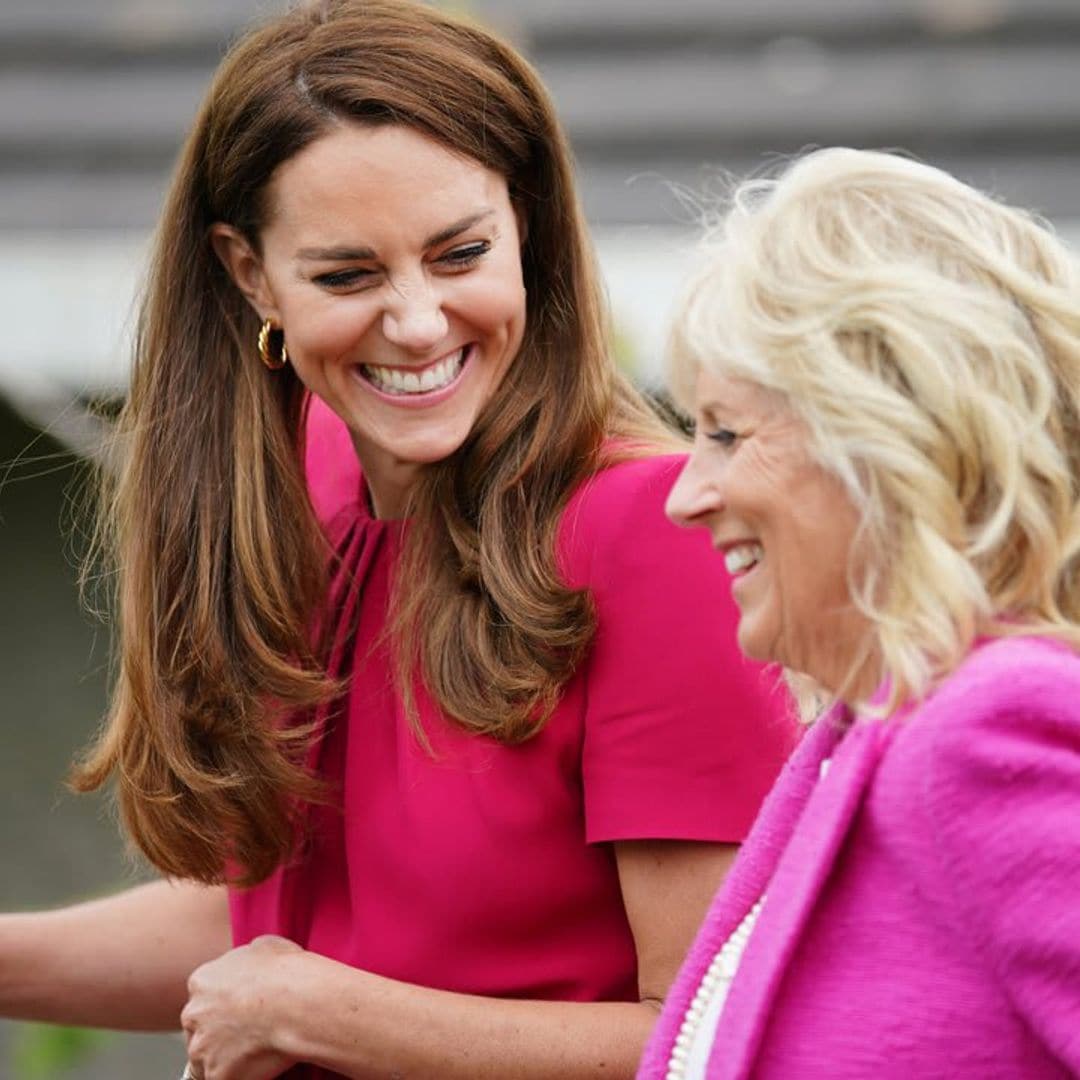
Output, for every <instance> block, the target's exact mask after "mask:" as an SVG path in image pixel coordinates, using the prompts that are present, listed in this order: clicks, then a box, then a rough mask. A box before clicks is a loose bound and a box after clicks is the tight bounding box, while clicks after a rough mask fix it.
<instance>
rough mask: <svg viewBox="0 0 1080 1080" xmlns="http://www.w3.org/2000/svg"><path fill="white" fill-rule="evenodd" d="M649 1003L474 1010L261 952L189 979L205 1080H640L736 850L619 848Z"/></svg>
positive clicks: (276, 941) (296, 951) (287, 949)
mask: <svg viewBox="0 0 1080 1080" xmlns="http://www.w3.org/2000/svg"><path fill="white" fill-rule="evenodd" d="M616 851H617V859H618V866H619V877H620V882H621V885H622V890H623V895H624V900H625V903H626V910H627V915H628V917H629V920H630V924H631V929H632V930H633V933H634V940H635V943H636V945H637V952H638V957H639V968H640V971H639V982H640V987H641V994H642V998H643V1000H642V1001H640V1002H610V1003H595V1004H594V1003H574V1002H552V1001H513V1000H504V999H498V1000H494V999H490V998H483V997H474V996H471V995H467V994H457V993H450V992H447V991H442V990H432V989H429V988H426V987H420V986H412V985H407V984H405V983H400V982H395V981H393V980H391V979H385V978H382V977H380V976H377V975H372V974H370V973H368V972H364V971H357V970H355V969H353V968H350V967H348V966H346V965H344V964H340V963H337V962H336V961H332V960H328V959H326V958H324V957H320V956H315V955H313V954H311V953H307V952H304V951H303V950H302V949H300V948H298V947H297V946H295V945H292V944H291V943H289V942H285V941H283V940H282V939H280V938H265V939H259V940H258V941H256V942H254V943H253V944H252V945H251V946H248V947H247V948H246V949H237V950H234V951H233V952H232V953H230V954H228V956H226V957H223V958H222V959H221V960H220V961H217V962H216V963H213V964H210V965H208V966H207V967H206V968H204V969H202V970H200V971H198V972H196V973H195V975H194V976H193V977H192V991H193V993H192V1000H191V1002H189V1004H188V1006H187V1008H186V1009H185V1010H184V1027H185V1029H186V1030H187V1032H188V1039H189V1053H190V1056H191V1059H192V1060H193V1061H194V1062H195V1063H196V1064H197V1065H198V1066H199V1067H200V1069H201V1071H202V1073H203V1074H204V1075H205V1076H206V1077H207V1078H208V1080H244V1078H246V1077H252V1076H260V1077H262V1076H273V1075H277V1074H278V1072H280V1071H282V1070H283V1069H285V1068H286V1067H287V1066H288V1065H290V1064H292V1063H294V1062H297V1061H308V1062H313V1063H315V1064H317V1065H321V1066H323V1067H324V1068H328V1069H332V1070H334V1071H335V1072H338V1073H341V1074H343V1075H345V1076H350V1077H356V1078H362V1080H368V1078H375V1077H398V1078H409V1077H424V1078H426V1080H434V1078H438V1080H486V1078H495V1077H498V1078H500V1080H541V1078H556V1077H557V1078H559V1080H575V1078H584V1077H607V1078H611V1077H632V1076H633V1074H634V1071H635V1069H636V1066H637V1062H638V1058H639V1057H640V1056H641V1051H642V1048H643V1046H644V1043H645V1040H646V1038H647V1037H648V1034H649V1031H650V1030H651V1028H652V1025H653V1023H654V1022H655V1019H656V1007H657V1005H658V1004H659V1002H660V1000H661V999H662V998H663V995H664V994H665V993H666V991H667V988H668V985H669V984H670V982H671V979H672V978H673V977H674V974H675V971H676V969H677V967H678V964H679V962H680V961H681V959H682V956H683V954H684V953H685V952H686V949H687V948H688V946H689V944H690V941H691V938H692V935H693V932H694V930H695V929H696V927H697V925H698V923H699V922H700V920H701V918H702V916H703V915H704V912H705V908H706V905H707V904H708V901H709V898H710V897H711V896H712V894H713V892H714V891H715V889H716V887H717V886H718V884H719V882H720V880H721V878H722V877H723V875H724V873H725V872H726V871H727V868H728V866H729V865H730V863H731V860H732V857H733V854H734V849H733V848H732V847H731V846H730V845H715V844H691V843H679V842H670V841H640V842H635V843H621V844H618V845H616Z"/></svg>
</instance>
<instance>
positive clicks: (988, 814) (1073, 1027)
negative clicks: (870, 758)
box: [926, 645, 1080, 1074]
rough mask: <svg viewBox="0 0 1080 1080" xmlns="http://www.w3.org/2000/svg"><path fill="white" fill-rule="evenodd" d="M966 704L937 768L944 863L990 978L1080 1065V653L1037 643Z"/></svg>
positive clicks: (940, 744)
mask: <svg viewBox="0 0 1080 1080" xmlns="http://www.w3.org/2000/svg"><path fill="white" fill-rule="evenodd" d="M968 702H969V705H970V706H971V707H969V708H967V709H964V710H963V712H962V715H961V717H960V719H959V722H957V723H943V724H940V725H938V729H937V731H936V735H935V746H934V753H933V756H932V759H931V761H930V764H929V766H928V776H927V779H926V794H927V807H926V808H927V810H928V811H929V813H930V816H931V819H932V820H933V821H934V823H935V824H934V829H935V842H936V847H937V850H938V854H939V856H940V860H941V864H940V865H941V871H942V873H943V874H944V876H945V879H946V882H947V883H948V885H949V886H950V888H951V895H952V897H953V898H954V902H955V905H956V908H957V911H958V915H959V919H958V924H959V925H960V926H961V927H963V928H964V930H966V932H967V933H969V934H970V935H971V937H972V939H973V941H974V945H975V948H976V950H977V952H978V953H979V954H980V955H981V956H982V958H983V960H984V962H985V964H986V965H987V967H988V968H989V969H990V971H991V973H992V977H993V978H995V979H996V980H998V982H999V984H1000V986H1001V989H1002V991H1003V992H1004V994H1005V995H1006V997H1007V998H1008V1000H1009V1001H1010V1002H1011V1004H1012V1006H1013V1007H1014V1008H1015V1010H1016V1012H1017V1013H1018V1014H1019V1015H1020V1016H1022V1017H1023V1018H1024V1020H1025V1022H1026V1023H1027V1025H1028V1026H1029V1027H1030V1029H1031V1031H1032V1032H1033V1033H1034V1035H1035V1036H1036V1038H1038V1039H1039V1040H1040V1041H1041V1042H1042V1043H1043V1045H1044V1046H1045V1047H1046V1048H1047V1049H1048V1050H1049V1052H1050V1053H1051V1054H1052V1055H1054V1056H1056V1057H1057V1058H1058V1059H1060V1061H1061V1062H1062V1064H1063V1065H1065V1066H1066V1067H1067V1068H1068V1069H1069V1071H1070V1072H1071V1073H1074V1074H1080V658H1077V657H1076V656H1075V655H1074V654H1072V653H1070V652H1068V651H1066V650H1064V649H1060V650H1054V651H1051V649H1050V648H1049V647H1047V646H1046V645H1043V647H1042V648H1041V649H1031V650H1030V651H1029V652H1028V653H1027V654H1026V656H1025V657H1024V662H1022V663H1019V664H1013V665H1010V667H1009V668H1008V669H1007V670H1004V671H998V672H995V673H993V675H992V676H991V677H988V678H987V680H985V682H984V683H983V684H982V685H974V686H972V687H970V689H969V693H968ZM972 703H973V704H972ZM950 719H952V718H950Z"/></svg>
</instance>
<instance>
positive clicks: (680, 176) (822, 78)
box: [0, 0, 1080, 229]
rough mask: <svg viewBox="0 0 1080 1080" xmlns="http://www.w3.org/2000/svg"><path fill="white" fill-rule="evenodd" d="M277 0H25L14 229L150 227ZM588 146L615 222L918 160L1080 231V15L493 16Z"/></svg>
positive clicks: (945, 1)
mask: <svg viewBox="0 0 1080 1080" xmlns="http://www.w3.org/2000/svg"><path fill="white" fill-rule="evenodd" d="M277 6H278V5H277V4H274V3H270V2H267V0H262V2H260V0H4V3H3V5H2V6H0V229H3V228H7V229H17V228H65V227H76V228H78V227H84V228H85V227H95V228H100V227H113V226H115V227H127V226H132V227H142V226H145V225H147V224H148V223H149V222H151V221H152V220H153V217H154V214H155V212H156V208H157V205H158V201H159V199H160V196H161V191H162V188H163V185H164V181H165V177H166V175H167V172H168V169H169V167H170V163H171V161H172V159H173V157H174V155H175V153H176V149H177V146H178V144H179V140H180V137H181V134H182V132H183V130H184V128H185V127H186V126H187V124H188V123H189V122H190V119H191V117H192V115H193V113H194V110H195V107H196V103H197V102H198V100H199V97H200V95H201V93H202V91H203V89H204V87H205V85H206V82H207V80H208V78H209V74H210V72H211V71H212V69H213V67H214V65H215V63H216V62H217V60H218V58H219V57H220V55H221V53H222V51H223V49H224V48H225V46H226V45H227V43H228V41H229V40H230V38H231V37H232V36H234V35H235V33H236V32H237V29H238V28H239V27H240V26H242V25H243V24H244V23H245V22H246V21H247V20H248V19H249V18H251V17H252V16H253V15H257V14H258V13H259V12H266V11H271V10H273V9H275V8H276V7H277ZM470 6H471V7H472V8H473V9H474V11H475V12H476V13H477V14H479V15H481V16H482V17H485V18H487V19H488V20H489V21H490V22H491V23H492V24H493V25H495V26H496V27H497V28H499V29H501V30H503V31H504V32H506V33H507V34H509V36H511V37H512V38H513V39H514V40H516V41H517V42H518V44H519V45H521V47H522V48H523V49H524V50H525V51H526V52H527V53H528V54H529V55H530V56H531V57H532V58H533V60H534V61H535V62H536V63H537V65H538V67H539V68H540V70H541V72H542V74H543V75H544V77H545V79H546V81H547V83H548V85H549V87H550V88H551V90H552V93H553V94H554V96H555V99H556V101H557V102H558V104H559V108H560V112H561V114H562V116H563V118H564V120H565V121H566V124H567V126H568V128H569V130H570V134H571V138H572V141H573V143H574V147H575V151H576V153H577V156H578V161H579V165H580V170H581V175H582V182H583V187H584V192H585V199H586V205H587V208H588V211H589V214H590V216H591V218H592V219H593V221H594V222H597V223H600V224H606V223H623V222H657V221H670V220H673V219H677V218H678V216H679V213H680V211H679V207H678V204H677V201H676V200H675V199H674V198H673V197H672V195H671V193H670V191H669V189H668V183H669V182H670V181H675V182H678V183H684V184H689V185H690V186H691V187H697V186H699V185H700V184H701V183H702V182H703V180H704V179H705V178H706V177H707V175H708V171H709V167H711V168H722V169H725V170H730V171H734V172H736V173H744V172H747V171H749V170H752V169H755V168H760V167H761V166H762V165H763V164H764V163H766V162H768V161H769V160H771V159H773V158H775V156H776V155H783V154H790V153H792V152H795V151H797V150H799V149H800V148H803V147H806V146H810V145H823V144H833V143H845V144H849V145H859V146H875V147H900V148H904V149H906V150H908V151H911V152H912V153H915V154H917V155H918V156H920V157H922V158H924V159H926V160H930V161H933V162H935V163H937V164H942V165H944V166H946V167H948V168H951V169H953V170H954V171H956V172H957V173H959V174H960V175H961V176H963V177H964V178H966V179H969V180H973V181H974V182H976V183H978V184H980V185H982V186H984V187H989V188H991V189H993V190H995V191H997V192H999V193H1000V194H1003V195H1005V196H1006V197H1009V198H1012V199H1014V200H1016V201H1019V202H1021V203H1024V204H1028V205H1031V206H1033V207H1034V208H1036V209H1039V210H1041V211H1043V212H1045V213H1047V214H1048V215H1049V216H1051V217H1057V218H1076V217H1080V207H1078V195H1077V193H1078V192H1080V107H1078V106H1080V0H1012V2H1009V0H951V2H950V0H662V2H657V0H587V2H586V0H543V2H541V0H533V2H529V0H485V2H476V3H473V4H472V5H470Z"/></svg>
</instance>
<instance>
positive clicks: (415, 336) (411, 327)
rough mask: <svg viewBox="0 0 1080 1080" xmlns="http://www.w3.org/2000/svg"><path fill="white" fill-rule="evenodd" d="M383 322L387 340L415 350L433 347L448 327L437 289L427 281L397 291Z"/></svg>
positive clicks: (423, 350)
mask: <svg viewBox="0 0 1080 1080" xmlns="http://www.w3.org/2000/svg"><path fill="white" fill-rule="evenodd" d="M382 322H383V336H384V337H385V338H386V340H387V341H389V342H391V343H393V344H394V345H397V346H399V347H400V348H402V349H407V350H408V351H409V352H416V353H424V352H429V351H430V350H432V349H433V348H434V347H435V346H436V345H438V344H439V342H440V341H442V339H443V338H444V337H445V336H446V333H447V330H448V329H449V324H448V322H447V319H446V315H445V314H444V313H443V309H442V303H441V300H440V297H439V295H438V292H437V290H436V289H434V288H432V287H431V285H430V284H429V283H428V282H417V283H415V284H413V285H410V286H409V288H407V289H405V288H399V289H398V290H396V292H395V295H394V297H393V300H392V301H391V302H390V303H388V304H387V306H386V310H385V311H384V312H383V320H382Z"/></svg>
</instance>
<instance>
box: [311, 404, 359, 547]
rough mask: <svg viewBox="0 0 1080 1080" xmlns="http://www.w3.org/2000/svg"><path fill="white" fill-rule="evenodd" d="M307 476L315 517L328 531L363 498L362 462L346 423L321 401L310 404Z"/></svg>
mask: <svg viewBox="0 0 1080 1080" xmlns="http://www.w3.org/2000/svg"><path fill="white" fill-rule="evenodd" d="M304 475H305V477H306V478H307V484H308V493H309V494H310V496H311V505H312V506H313V507H314V509H315V516H316V517H317V518H318V519H319V521H320V522H321V523H322V524H323V526H324V527H326V526H329V524H330V522H332V521H333V520H334V518H336V517H337V516H338V514H339V513H340V512H341V511H342V510H343V509H345V508H346V507H350V506H353V505H355V503H356V501H357V499H358V498H359V494H360V462H359V461H358V460H357V457H356V450H355V449H354V448H353V444H352V437H351V436H350V435H349V429H348V428H347V427H346V426H345V423H344V421H343V420H341V418H340V417H338V416H337V414H336V413H334V412H333V411H332V410H331V409H330V407H329V406H328V405H326V404H324V403H323V402H322V401H321V400H320V399H319V398H317V397H314V396H312V397H309V398H308V402H307V417H306V426H305V429H304Z"/></svg>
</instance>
